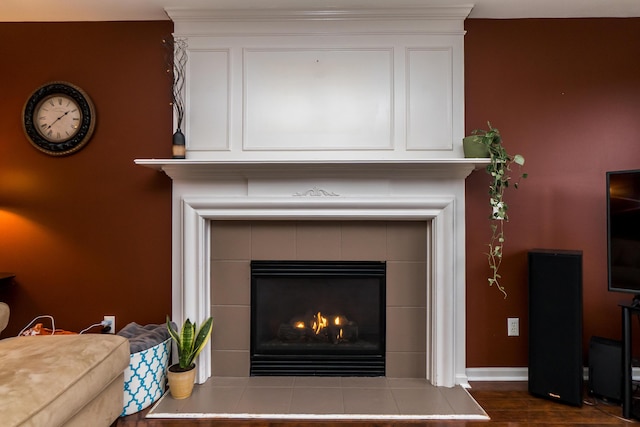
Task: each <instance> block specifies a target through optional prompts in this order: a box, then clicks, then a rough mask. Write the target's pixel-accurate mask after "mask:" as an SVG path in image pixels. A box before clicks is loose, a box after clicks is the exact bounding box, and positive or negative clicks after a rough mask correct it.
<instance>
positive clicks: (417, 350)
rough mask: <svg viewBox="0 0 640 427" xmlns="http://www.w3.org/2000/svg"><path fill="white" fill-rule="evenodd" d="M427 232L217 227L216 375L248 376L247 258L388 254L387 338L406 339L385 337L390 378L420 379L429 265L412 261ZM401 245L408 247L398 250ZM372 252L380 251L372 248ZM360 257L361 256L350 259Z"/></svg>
mask: <svg viewBox="0 0 640 427" xmlns="http://www.w3.org/2000/svg"><path fill="white" fill-rule="evenodd" d="M426 233H427V224H426V222H422V221H416V222H413V221H412V222H402V223H396V222H395V221H390V222H385V221H370V222H366V223H362V222H355V221H262V220H259V221H246V222H243V221H216V222H215V223H214V224H213V226H212V232H211V242H212V246H213V245H215V244H216V243H217V244H218V245H220V246H223V245H225V246H226V248H227V249H228V250H229V254H230V255H227V254H226V253H225V252H224V251H223V250H222V248H218V250H217V252H216V256H215V260H214V261H213V262H212V264H211V266H212V273H211V283H212V287H211V293H212V302H213V304H212V315H213V316H214V319H215V320H214V321H215V324H214V334H213V337H212V350H213V353H212V372H213V375H214V376H246V375H248V373H249V345H250V337H249V331H250V292H251V291H250V289H251V287H250V261H251V257H252V256H253V257H254V259H258V257H257V256H256V254H257V253H258V254H263V257H262V259H272V260H273V259H275V260H283V259H291V260H295V259H298V260H301V259H310V258H307V256H308V257H311V256H312V255H314V256H316V257H318V258H317V259H322V260H325V259H333V260H357V259H367V260H371V259H374V258H375V257H381V258H379V259H381V260H384V259H385V257H386V256H387V253H389V252H393V253H394V254H395V255H394V257H395V258H396V259H395V260H393V261H389V260H388V261H387V270H388V271H387V292H386V293H387V331H391V330H396V329H397V328H400V329H401V330H403V331H404V333H400V334H390V333H389V332H387V351H386V355H387V376H390V377H410V378H424V376H425V371H426V366H425V365H426V352H425V347H426V343H425V338H424V337H425V336H426V311H427V310H426V286H424V284H425V282H426V274H427V273H426V268H427V265H426V262H425V261H424V258H422V259H421V260H420V261H419V262H418V261H416V258H418V256H417V255H416V253H421V252H420V248H423V249H424V248H425V247H426ZM234 235H238V236H239V238H238V240H234V239H233V236H234ZM357 240H359V242H357ZM338 242H339V245H340V249H339V251H338V253H337V254H336V253H335V252H336V250H337V249H336V246H337V245H338ZM403 242H404V243H405V244H406V245H407V248H402V244H403ZM374 245H378V247H375V248H373V249H372V247H373V246H374ZM236 246H239V247H236ZM392 246H393V248H392V249H391V247H392ZM248 249H249V250H248ZM212 251H213V248H212ZM357 251H359V254H358V256H355V255H352V256H347V253H349V252H357ZM422 256H424V252H422ZM240 257H246V258H240ZM403 258H406V259H403ZM228 325H233V326H232V327H228ZM416 337H417V338H416Z"/></svg>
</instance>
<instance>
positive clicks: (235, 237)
mask: <svg viewBox="0 0 640 427" xmlns="http://www.w3.org/2000/svg"><path fill="white" fill-rule="evenodd" d="M250 258H251V224H250V223H249V222H247V221H225V222H224V227H216V230H215V233H211V259H212V260H241V259H242V260H246V259H250Z"/></svg>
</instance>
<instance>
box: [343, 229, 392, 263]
mask: <svg viewBox="0 0 640 427" xmlns="http://www.w3.org/2000/svg"><path fill="white" fill-rule="evenodd" d="M342 259H344V260H355V261H362V260H370V261H382V260H386V259H387V228H386V224H385V223H381V222H378V221H374V222H366V221H364V222H353V223H351V224H349V225H348V226H345V227H343V229H342Z"/></svg>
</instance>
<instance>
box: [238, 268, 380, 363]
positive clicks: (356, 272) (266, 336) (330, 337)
mask: <svg viewBox="0 0 640 427" xmlns="http://www.w3.org/2000/svg"><path fill="white" fill-rule="evenodd" d="M385 271H386V265H385V263H384V262H374V261H372V262H364V261H362V262H360V261H353V262H349V261H253V262H252V263H251V370H250V373H251V375H252V376H257V375H293V376H295V375H297V376H310V375H317V376H384V374H385Z"/></svg>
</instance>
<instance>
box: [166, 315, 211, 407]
mask: <svg viewBox="0 0 640 427" xmlns="http://www.w3.org/2000/svg"><path fill="white" fill-rule="evenodd" d="M167 329H168V331H169V335H171V338H172V339H173V341H174V342H175V343H176V348H177V350H178V363H176V364H173V365H171V366H169V369H168V372H167V379H168V381H169V391H170V392H171V396H173V398H174V399H186V398H187V397H189V396H191V392H192V391H193V384H194V380H195V376H196V369H195V368H196V364H195V359H196V357H198V355H199V354H200V352H201V351H202V350H203V349H204V347H205V345H207V342H209V338H210V337H211V330H212V329H213V318H211V317H209V318H208V319H207V320H205V321H204V323H203V324H202V325H201V326H200V329H198V328H197V326H196V324H195V322H193V323H192V322H191V321H190V320H189V319H187V320H186V321H185V322H184V324H183V325H182V328H181V330H180V332H178V329H177V327H176V325H175V324H174V323H173V322H171V320H169V316H167Z"/></svg>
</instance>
